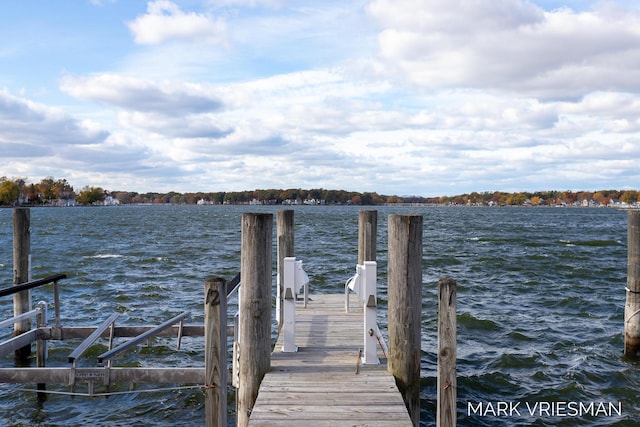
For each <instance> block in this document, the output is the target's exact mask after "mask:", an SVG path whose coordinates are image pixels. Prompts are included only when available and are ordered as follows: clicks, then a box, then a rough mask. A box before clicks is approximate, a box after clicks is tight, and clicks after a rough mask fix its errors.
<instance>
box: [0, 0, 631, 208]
mask: <svg viewBox="0 0 640 427" xmlns="http://www.w3.org/2000/svg"><path fill="white" fill-rule="evenodd" d="M639 76H640V4H639V3H638V2H637V1H635V0H634V1H622V0H617V1H590V0H564V1H555V0H322V1H307V0H297V1H292V0H155V1H138V0H59V1H55V2H53V1H49V0H21V1H19V2H16V1H12V2H9V1H3V2H1V3H0V177H1V176H6V177H8V178H18V177H22V178H27V181H28V182H39V181H40V180H41V179H43V178H45V177H54V178H55V179H66V180H67V181H68V182H69V183H70V184H71V185H73V186H74V187H75V188H76V190H79V189H81V188H82V187H84V186H100V187H102V188H105V189H108V190H112V191H115V190H128V191H137V192H148V191H157V192H169V191H178V192H196V191H207V192H209V191H211V192H217V191H243V190H253V189H268V188H276V189H279V188H283V189H286V188H304V189H312V188H325V189H333V190H338V189H341V190H347V191H358V192H377V193H379V194H384V195H418V196H426V197H430V196H444V195H457V194H464V193H470V192H473V191H477V192H484V191H490V192H493V191H507V192H517V191H543V190H574V191H596V190H601V189H618V190H623V189H639V188H640V77H639Z"/></svg>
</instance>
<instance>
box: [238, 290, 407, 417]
mask: <svg viewBox="0 0 640 427" xmlns="http://www.w3.org/2000/svg"><path fill="white" fill-rule="evenodd" d="M355 300H356V298H353V301H352V304H351V310H350V312H349V313H345V310H344V295H342V294H337V295H313V296H312V297H311V299H310V301H309V304H308V307H307V308H303V307H302V305H300V304H298V305H297V306H296V345H297V346H298V351H297V352H295V353H283V352H281V349H282V345H283V343H282V337H280V338H279V339H278V342H277V343H276V346H275V349H274V352H273V353H272V355H271V370H270V371H269V372H268V373H267V374H266V376H265V377H264V379H263V380H262V383H261V385H260V390H259V392H258V398H257V400H256V404H255V406H254V408H253V411H252V412H251V416H250V418H249V425H250V426H254V427H258V426H260V427H270V426H274V427H275V426H299V425H305V423H306V422H309V424H308V425H313V426H319V427H322V426H331V427H337V426H343V425H344V426H347V425H348V426H385V427H387V426H388V427H396V426H397V427H408V426H412V423H411V419H410V417H409V414H408V412H407V409H406V407H405V404H404V402H403V400H402V396H401V395H400V392H399V391H398V388H397V387H396V384H395V379H394V378H393V376H392V375H391V374H389V373H388V372H387V369H386V360H385V359H384V356H383V354H382V353H381V352H380V354H379V358H380V360H381V364H379V365H362V363H361V362H360V358H359V354H360V351H361V350H362V346H363V339H364V338H363V334H364V331H363V314H362V308H361V307H358V306H357V305H356V301H355Z"/></svg>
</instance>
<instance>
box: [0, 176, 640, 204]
mask: <svg viewBox="0 0 640 427" xmlns="http://www.w3.org/2000/svg"><path fill="white" fill-rule="evenodd" d="M198 203H201V204H219V205H223V204H249V203H256V204H258V203H259V204H273V205H281V204H322V205H348V204H351V205H365V206H366V205H384V204H433V205H471V206H483V205H484V206H517V205H532V206H544V205H554V206H565V205H567V206H572V205H581V206H608V205H617V204H620V203H623V204H627V205H634V204H638V203H640V193H639V192H638V191H636V190H622V191H621V190H601V191H596V192H589V191H578V192H574V191H538V192H518V193H506V192H501V191H494V192H483V193H478V192H473V193H470V194H461V195H456V196H439V197H420V196H395V195H394V196H386V195H381V194H378V193H375V192H373V193H368V192H365V193H359V192H354V191H345V190H327V189H323V188H318V189H311V190H305V189H300V188H297V189H286V190H283V189H268V190H248V191H219V192H187V193H178V192H174V191H172V192H168V193H157V192H147V193H138V192H135V191H109V190H105V189H103V188H101V187H91V186H87V187H84V188H82V189H81V190H79V191H78V192H76V191H75V190H74V188H73V187H72V186H71V185H70V184H69V183H68V182H67V180H66V179H55V178H53V177H47V178H44V179H42V180H41V181H40V182H38V183H27V180H26V178H13V179H9V178H7V177H0V205H4V206H16V205H25V206H42V205H45V206H46V205H49V206H69V205H74V204H81V205H105V204H107V205H114V204H122V205H124V204H176V205H182V204H188V205H194V204H198Z"/></svg>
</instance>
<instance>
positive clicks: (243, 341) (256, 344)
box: [237, 213, 273, 427]
mask: <svg viewBox="0 0 640 427" xmlns="http://www.w3.org/2000/svg"><path fill="white" fill-rule="evenodd" d="M272 230H273V215H272V214H263V213H244V214H243V215H242V245H241V270H240V272H241V274H242V286H241V287H240V343H239V352H240V378H239V387H238V391H237V396H238V413H237V417H238V418H237V422H238V426H241V427H243V426H247V425H248V422H249V416H250V415H251V411H252V409H253V405H254V404H255V401H256V398H257V396H258V389H259V388H260V382H261V381H262V378H263V377H264V375H265V374H266V373H267V371H268V370H269V368H270V366H271V269H272V267H271V259H272V254H271V251H272Z"/></svg>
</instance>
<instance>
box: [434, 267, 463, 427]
mask: <svg viewBox="0 0 640 427" xmlns="http://www.w3.org/2000/svg"><path fill="white" fill-rule="evenodd" d="M456 292H457V284H456V282H455V281H454V280H453V279H451V278H450V277H445V278H443V279H440V281H439V282H438V380H437V387H438V395H437V400H438V409H437V412H436V427H454V426H455V425H456V399H457V387H458V386H457V381H456V353H457V348H456V337H457V331H456Z"/></svg>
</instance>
